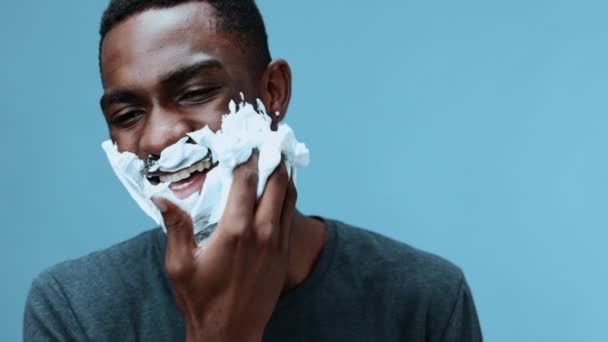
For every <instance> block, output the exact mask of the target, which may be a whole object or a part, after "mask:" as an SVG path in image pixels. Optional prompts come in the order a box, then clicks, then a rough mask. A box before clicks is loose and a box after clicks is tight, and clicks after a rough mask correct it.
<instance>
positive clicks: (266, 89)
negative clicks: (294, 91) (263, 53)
mask: <svg viewBox="0 0 608 342" xmlns="http://www.w3.org/2000/svg"><path fill="white" fill-rule="evenodd" d="M262 83H263V84H261V87H260V89H261V90H262V92H261V94H260V95H261V96H262V101H263V102H264V104H265V105H266V111H267V113H268V115H269V116H270V117H271V118H272V122H273V126H276V125H277V124H278V123H279V122H281V121H282V120H283V118H284V117H285V114H286V113H287V108H288V107H289V101H290V100H291V69H290V67H289V64H288V63H287V62H286V61H285V60H283V59H277V60H274V61H272V62H270V64H268V67H267V68H266V71H265V72H264V76H263V77H262Z"/></svg>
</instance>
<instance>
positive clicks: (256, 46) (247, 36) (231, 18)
mask: <svg viewBox="0 0 608 342" xmlns="http://www.w3.org/2000/svg"><path fill="white" fill-rule="evenodd" d="M193 1H200V2H205V3H207V4H209V5H211V7H212V8H213V9H214V10H215V17H216V20H217V25H218V27H219V28H220V30H223V31H224V32H228V33H232V34H235V38H236V40H237V43H238V44H239V46H242V47H243V49H251V52H252V53H249V54H248V56H250V58H256V59H257V60H256V61H252V62H254V63H255V64H254V65H256V66H257V67H259V68H260V69H261V70H263V69H264V68H265V67H266V65H268V63H270V59H271V57H270V51H269V49H268V36H267V34H266V26H265V25H264V20H263V19H262V14H261V13H260V10H259V9H258V6H257V5H256V3H255V1H254V0H110V3H109V4H108V7H107V8H106V10H105V11H104V13H103V16H102V18H101V24H100V26H99V35H100V36H101V37H100V39H99V56H100V64H99V66H100V70H101V46H102V44H103V40H104V38H105V37H106V35H107V34H108V32H110V30H112V28H114V27H115V26H116V25H118V24H119V23H121V22H122V21H124V20H126V19H127V18H129V17H131V16H132V15H135V14H138V13H141V12H143V11H146V10H148V9H152V8H168V7H173V6H177V5H180V4H183V3H187V2H193Z"/></svg>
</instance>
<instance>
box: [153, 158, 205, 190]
mask: <svg viewBox="0 0 608 342" xmlns="http://www.w3.org/2000/svg"><path fill="white" fill-rule="evenodd" d="M215 166H217V162H216V163H213V160H212V158H211V156H207V157H205V158H204V159H202V160H200V161H198V162H196V163H194V164H192V165H191V166H189V167H187V168H184V169H181V170H178V171H175V172H154V173H150V174H148V175H147V177H146V178H147V179H148V181H149V182H150V184H152V185H158V184H160V183H169V189H171V190H172V191H173V193H174V194H175V196H176V197H177V198H178V199H185V198H188V197H189V196H190V195H192V194H193V193H195V192H200V191H201V189H202V188H203V183H204V182H205V176H206V174H207V173H208V172H209V171H210V170H212V169H213V168H214V167H215Z"/></svg>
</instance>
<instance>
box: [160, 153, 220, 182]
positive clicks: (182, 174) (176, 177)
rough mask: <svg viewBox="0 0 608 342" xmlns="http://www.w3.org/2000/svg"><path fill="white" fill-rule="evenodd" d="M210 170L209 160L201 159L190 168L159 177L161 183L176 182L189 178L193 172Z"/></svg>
mask: <svg viewBox="0 0 608 342" xmlns="http://www.w3.org/2000/svg"><path fill="white" fill-rule="evenodd" d="M210 168H211V160H210V159H209V158H206V159H203V160H201V161H200V162H197V163H194V164H193V165H192V166H190V167H188V168H187V169H183V170H180V171H176V172H174V173H171V174H168V175H162V176H159V178H160V181H161V182H163V183H164V182H168V183H173V182H178V181H180V180H183V179H186V178H188V177H190V175H191V174H192V173H194V172H197V171H198V172H202V171H204V170H207V169H210Z"/></svg>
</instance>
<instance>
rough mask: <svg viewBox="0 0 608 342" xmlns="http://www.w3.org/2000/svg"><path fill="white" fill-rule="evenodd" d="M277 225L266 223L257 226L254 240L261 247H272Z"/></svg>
mask: <svg viewBox="0 0 608 342" xmlns="http://www.w3.org/2000/svg"><path fill="white" fill-rule="evenodd" d="M276 229H277V225H276V224H274V223H272V222H267V223H263V224H260V225H258V227H257V229H256V239H257V242H258V244H260V245H262V246H266V245H272V244H273V243H274V242H275V237H276V234H275V230H276Z"/></svg>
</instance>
